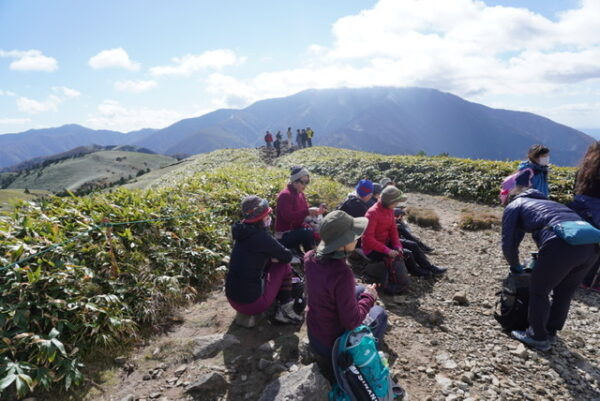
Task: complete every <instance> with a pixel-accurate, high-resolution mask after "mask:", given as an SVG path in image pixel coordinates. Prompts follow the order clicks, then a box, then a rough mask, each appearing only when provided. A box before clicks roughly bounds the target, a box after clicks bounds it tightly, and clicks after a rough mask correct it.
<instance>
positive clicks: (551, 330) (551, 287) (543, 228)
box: [502, 177, 599, 351]
mask: <svg viewBox="0 0 600 401" xmlns="http://www.w3.org/2000/svg"><path fill="white" fill-rule="evenodd" d="M528 184H529V181H528V178H527V177H525V178H523V179H522V182H520V181H519V179H517V187H516V188H515V190H513V191H514V193H513V195H512V200H511V201H510V203H509V204H508V206H507V207H506V209H505V210H504V215H503V218H502V251H503V253H504V257H505V258H506V260H507V262H508V264H509V265H510V270H511V271H512V272H513V273H520V272H522V271H523V266H522V265H521V262H520V260H519V245H520V243H521V241H522V240H523V237H524V236H525V233H532V236H533V239H534V241H535V242H536V244H537V246H538V249H539V252H538V258H537V263H536V266H535V268H534V270H533V273H532V276H531V284H530V290H529V313H528V314H529V328H528V329H527V330H524V331H513V332H512V333H511V335H512V336H513V337H514V338H516V339H517V340H519V341H521V342H523V343H525V344H527V345H529V346H531V347H534V348H536V349H539V350H542V351H547V350H549V349H550V348H551V346H552V345H551V344H552V343H553V342H555V341H556V335H557V332H558V331H559V330H562V328H563V326H564V324H565V321H566V319H567V314H568V312H569V307H570V305H571V299H572V298H573V294H574V293H575V291H576V289H577V287H578V286H579V284H580V283H581V281H582V280H583V278H584V277H585V275H586V274H587V272H588V271H589V269H590V268H591V267H592V266H593V264H594V263H595V262H596V260H597V258H598V255H599V252H598V247H597V245H595V244H589V245H579V246H573V245H569V244H567V243H566V242H565V241H564V240H562V239H561V238H559V237H557V236H556V234H555V233H554V231H553V230H552V229H551V228H550V227H552V226H553V225H555V224H557V223H561V222H565V221H579V220H581V217H580V216H579V215H578V214H577V213H575V212H574V211H573V210H571V209H570V208H568V207H567V206H565V205H563V204H561V203H558V202H554V201H550V200H548V199H547V198H546V196H544V194H542V193H541V192H540V191H538V190H536V189H527V185H528ZM551 292H552V294H553V295H552V301H550V298H549V296H550V293H551Z"/></svg>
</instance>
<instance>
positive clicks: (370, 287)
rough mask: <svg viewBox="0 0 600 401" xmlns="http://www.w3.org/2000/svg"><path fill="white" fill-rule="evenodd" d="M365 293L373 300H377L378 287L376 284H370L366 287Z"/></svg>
mask: <svg viewBox="0 0 600 401" xmlns="http://www.w3.org/2000/svg"><path fill="white" fill-rule="evenodd" d="M365 292H366V293H367V294H369V295H370V296H372V297H373V299H375V300H377V297H378V295H377V286H376V285H375V284H370V285H368V286H366V287H365Z"/></svg>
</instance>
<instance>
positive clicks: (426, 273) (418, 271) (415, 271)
mask: <svg viewBox="0 0 600 401" xmlns="http://www.w3.org/2000/svg"><path fill="white" fill-rule="evenodd" d="M406 268H407V269H408V272H409V273H410V274H411V275H412V276H415V277H430V276H431V275H432V274H433V271H431V270H428V269H423V268H422V267H421V266H417V265H415V266H412V267H408V266H406Z"/></svg>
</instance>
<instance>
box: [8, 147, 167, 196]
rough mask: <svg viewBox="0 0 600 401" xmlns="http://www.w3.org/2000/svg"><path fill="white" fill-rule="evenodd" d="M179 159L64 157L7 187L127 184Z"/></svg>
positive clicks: (98, 154)
mask: <svg viewBox="0 0 600 401" xmlns="http://www.w3.org/2000/svg"><path fill="white" fill-rule="evenodd" d="M175 162H176V159H174V158H171V157H168V156H163V155H154V154H147V153H137V152H122V151H103V152H95V153H92V154H87V155H84V156H82V157H76V158H73V159H66V160H61V161H59V162H56V163H53V164H50V165H48V166H45V167H40V168H36V169H30V170H25V171H21V172H20V173H18V174H17V176H16V178H15V179H14V181H12V182H11V183H10V185H8V187H7V188H9V189H12V188H29V189H44V190H47V191H51V192H61V191H64V190H65V189H67V190H69V191H73V192H74V191H78V190H83V189H86V188H89V189H93V188H98V187H100V188H101V187H104V186H108V185H110V184H113V183H117V182H120V183H124V182H125V181H126V180H129V179H132V178H134V177H136V176H137V175H138V174H142V173H143V172H145V171H147V170H148V169H150V170H154V169H156V168H160V167H164V166H167V165H169V164H172V163H175Z"/></svg>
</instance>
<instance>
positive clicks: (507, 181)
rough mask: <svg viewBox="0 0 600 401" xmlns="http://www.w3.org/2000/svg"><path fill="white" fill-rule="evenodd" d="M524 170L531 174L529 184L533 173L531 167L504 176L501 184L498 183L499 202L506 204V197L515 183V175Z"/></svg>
mask: <svg viewBox="0 0 600 401" xmlns="http://www.w3.org/2000/svg"><path fill="white" fill-rule="evenodd" d="M525 172H529V173H530V174H531V175H530V177H529V186H531V180H532V178H533V175H534V171H533V169H531V168H525V169H523V170H519V171H517V172H515V173H513V174H511V175H509V176H508V177H506V178H504V180H502V184H500V194H499V195H498V197H499V198H500V203H502V204H503V205H504V204H506V202H507V201H508V197H509V196H510V191H511V189H513V188H514V187H515V186H516V185H517V177H519V176H520V175H521V174H523V173H525Z"/></svg>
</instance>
